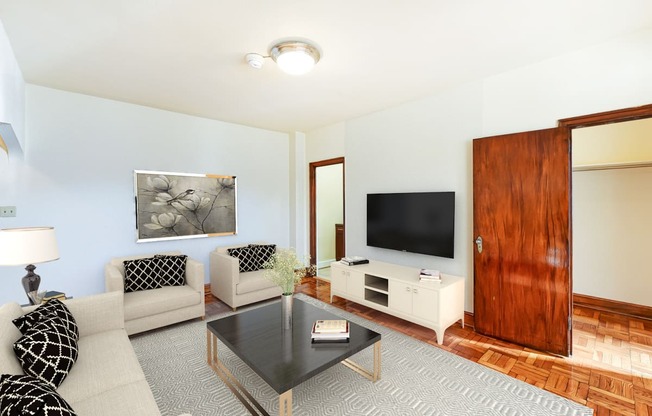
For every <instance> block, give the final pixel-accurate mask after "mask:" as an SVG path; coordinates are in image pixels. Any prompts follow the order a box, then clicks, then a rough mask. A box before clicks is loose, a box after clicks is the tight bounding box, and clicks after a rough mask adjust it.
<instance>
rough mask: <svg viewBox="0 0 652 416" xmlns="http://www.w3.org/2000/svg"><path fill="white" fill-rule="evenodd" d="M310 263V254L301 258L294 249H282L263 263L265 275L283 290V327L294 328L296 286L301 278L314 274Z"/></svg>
mask: <svg viewBox="0 0 652 416" xmlns="http://www.w3.org/2000/svg"><path fill="white" fill-rule="evenodd" d="M306 264H310V256H306V258H305V259H302V260H300V259H299V258H298V257H297V253H296V252H295V251H294V250H293V249H280V250H277V251H276V253H274V254H272V256H271V257H270V259H269V260H268V261H266V262H265V263H263V269H265V271H264V272H263V276H265V278H266V279H268V280H269V281H271V282H273V283H274V284H276V285H278V286H279V287H280V288H281V290H282V296H281V319H282V325H283V329H290V328H292V299H293V296H292V295H293V294H294V288H295V287H296V286H297V285H298V284H299V283H301V279H303V278H304V277H306V276H308V275H309V274H313V273H314V270H315V267H314V266H312V265H309V266H307V267H306Z"/></svg>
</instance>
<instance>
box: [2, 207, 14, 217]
mask: <svg viewBox="0 0 652 416" xmlns="http://www.w3.org/2000/svg"><path fill="white" fill-rule="evenodd" d="M15 216H16V207H0V217H15Z"/></svg>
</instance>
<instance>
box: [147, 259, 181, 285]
mask: <svg viewBox="0 0 652 416" xmlns="http://www.w3.org/2000/svg"><path fill="white" fill-rule="evenodd" d="M187 259H188V256H186V255H185V254H181V255H178V256H169V255H163V254H157V255H156V256H154V260H156V262H157V265H158V268H159V279H160V282H161V286H183V285H185V284H186V260H187Z"/></svg>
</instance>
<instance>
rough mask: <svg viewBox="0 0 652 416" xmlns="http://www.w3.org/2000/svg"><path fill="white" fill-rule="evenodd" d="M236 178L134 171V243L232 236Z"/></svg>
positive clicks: (235, 216)
mask: <svg viewBox="0 0 652 416" xmlns="http://www.w3.org/2000/svg"><path fill="white" fill-rule="evenodd" d="M236 185H237V183H236V177H235V176H230V175H215V174H193V173H177V172H159V171H148V170H135V171H134V194H135V202H136V242H138V243H141V242H153V241H163V240H176V239H187V238H204V237H217V236H225V235H234V234H237V231H238V217H237V186H236Z"/></svg>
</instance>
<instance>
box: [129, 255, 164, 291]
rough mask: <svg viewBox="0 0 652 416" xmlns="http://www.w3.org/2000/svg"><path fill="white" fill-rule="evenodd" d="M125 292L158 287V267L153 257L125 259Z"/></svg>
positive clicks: (159, 281)
mask: <svg viewBox="0 0 652 416" xmlns="http://www.w3.org/2000/svg"><path fill="white" fill-rule="evenodd" d="M123 263H124V266H125V293H127V292H136V291H138V290H148V289H158V288H159V287H161V286H162V285H161V280H160V279H159V271H160V268H159V266H158V262H157V261H156V260H155V259H153V258H146V259H136V260H125V261H124V262H123Z"/></svg>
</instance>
